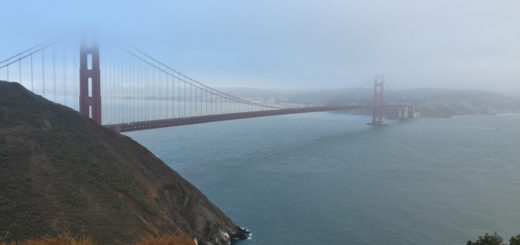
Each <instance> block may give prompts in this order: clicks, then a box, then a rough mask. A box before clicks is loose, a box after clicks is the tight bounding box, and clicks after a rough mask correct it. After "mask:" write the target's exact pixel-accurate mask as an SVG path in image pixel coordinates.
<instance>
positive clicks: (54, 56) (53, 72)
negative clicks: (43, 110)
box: [52, 45, 56, 102]
mask: <svg viewBox="0 0 520 245" xmlns="http://www.w3.org/2000/svg"><path fill="white" fill-rule="evenodd" d="M52 87H53V88H52V90H53V97H54V102H56V48H55V45H52Z"/></svg>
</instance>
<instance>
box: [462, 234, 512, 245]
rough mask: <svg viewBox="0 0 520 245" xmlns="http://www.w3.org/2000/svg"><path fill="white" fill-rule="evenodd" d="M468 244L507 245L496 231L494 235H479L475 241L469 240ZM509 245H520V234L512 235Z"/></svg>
mask: <svg viewBox="0 0 520 245" xmlns="http://www.w3.org/2000/svg"><path fill="white" fill-rule="evenodd" d="M466 245H506V244H505V243H504V239H503V238H502V237H500V235H498V234H497V233H496V232H495V233H493V234H492V235H490V234H488V233H486V234H485V235H484V236H479V237H478V240H476V241H475V242H472V241H468V242H467V243H466ZM509 245H520V235H517V236H514V237H511V239H509Z"/></svg>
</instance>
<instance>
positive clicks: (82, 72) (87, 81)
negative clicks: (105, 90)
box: [79, 39, 101, 124]
mask: <svg viewBox="0 0 520 245" xmlns="http://www.w3.org/2000/svg"><path fill="white" fill-rule="evenodd" d="M79 53H80V55H79V59H80V60H79V64H80V68H79V112H80V113H81V114H83V115H86V116H87V117H89V118H91V119H92V120H94V121H95V122H97V123H98V124H101V86H100V77H101V76H100V73H101V72H100V69H99V47H98V44H97V42H96V41H94V40H91V41H90V42H87V40H86V39H83V41H82V43H81V47H80V52H79Z"/></svg>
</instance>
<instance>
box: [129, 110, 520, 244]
mask: <svg viewBox="0 0 520 245" xmlns="http://www.w3.org/2000/svg"><path fill="white" fill-rule="evenodd" d="M369 120H370V118H368V117H366V116H355V115H345V114H337V113H310V114H301V115H290V116H277V117H267V118H255V119H246V120H235V121H228V122H219V123H211V124H200V125H193V126H183V127H174V128H165V129H156V130H146V131H137V132H132V133H128V134H127V135H129V136H130V137H132V138H134V139H135V140H137V141H138V142H139V143H141V144H144V145H145V146H146V147H148V148H149V149H150V150H151V151H152V152H153V153H155V154H156V155H158V156H159V157H160V158H161V159H162V160H163V161H165V162H166V163H167V164H168V165H170V166H171V167H172V168H173V169H175V170H176V171H178V172H179V173H180V174H181V175H182V176H184V177H185V178H186V179H188V180H189V181H190V182H191V183H193V184H194V185H195V186H197V187H198V188H199V189H200V190H201V191H202V192H203V193H204V194H205V195H206V196H207V197H208V198H209V199H210V200H211V201H213V202H214V203H215V204H216V205H217V206H218V207H220V208H221V209H222V210H223V211H224V212H225V213H226V214H227V215H228V216H229V217H230V218H231V219H233V220H234V222H235V223H236V224H238V225H241V226H245V227H247V228H248V229H250V230H251V231H252V232H253V236H252V239H249V240H247V241H243V242H239V244H240V245H249V244H274V245H277V244H280V245H282V244H284V245H286V244H302V245H311V244H390V245H393V244H395V245H403V244H423V245H438V244H453V245H455V244H465V243H466V241H468V240H470V239H473V238H475V237H477V236H478V235H482V234H483V233H485V232H494V231H496V232H499V233H500V234H501V235H503V236H504V237H510V236H512V235H513V234H517V233H518V220H520V205H519V204H520V187H519V186H520V162H519V161H518V159H519V157H520V156H519V153H518V151H517V150H518V144H517V142H518V138H519V137H520V130H519V129H518V125H520V115H502V116H468V117H458V118H435V119H432V118H428V119H420V120H415V121H407V122H397V121H390V124H391V125H390V126H388V127H370V126H367V125H365V123H366V122H368V121H369Z"/></svg>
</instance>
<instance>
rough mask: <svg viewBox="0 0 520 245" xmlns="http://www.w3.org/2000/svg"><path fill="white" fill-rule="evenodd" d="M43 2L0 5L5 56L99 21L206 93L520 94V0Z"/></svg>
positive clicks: (1, 54) (0, 47) (0, 49)
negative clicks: (361, 88)
mask: <svg viewBox="0 0 520 245" xmlns="http://www.w3.org/2000/svg"><path fill="white" fill-rule="evenodd" d="M35 2H37V1H29V0H20V1H8V2H4V3H2V17H3V18H2V19H3V20H2V21H1V23H0V30H1V32H2V36H3V38H2V42H1V43H2V45H0V57H7V56H9V55H11V54H14V53H15V52H17V51H20V50H22V49H24V48H27V47H30V46H32V45H34V44H36V43H38V42H40V41H41V40H42V39H44V38H45V36H46V35H48V34H54V33H59V32H62V31H64V30H68V29H71V28H73V27H78V26H90V25H95V26H98V28H99V29H101V30H102V31H107V30H108V31H110V32H111V33H112V34H114V33H115V34H118V35H119V36H121V37H122V38H124V39H127V40H129V41H130V42H133V43H135V45H136V46H138V47H140V48H142V49H143V50H145V51H147V52H148V53H150V54H152V55H153V56H154V57H157V58H159V59H160V60H162V61H164V62H165V63H167V64H169V65H171V66H172V67H174V68H176V69H178V70H179V71H181V72H184V73H186V74H188V75H191V76H192V77H195V78H197V79H199V80H202V81H204V82H206V83H207V84H208V85H210V86H217V87H221V86H242V87H261V88H334V87H347V86H351V85H353V84H355V83H357V82H358V81H360V80H367V79H371V78H373V77H374V76H375V75H376V74H381V75H384V76H385V78H386V80H388V81H390V82H391V83H392V86H393V87H394V88H411V87H414V88H415V87H446V88H477V89H485V90H494V91H500V92H511V91H514V92H518V93H520V83H519V82H520V1H518V0H464V1H462V0H434V1H432V0H430V1H422V0H392V1H390V0H362V1H361V0H360V1H347V0H342V1H340V0H315V1H311V0H298V1H297V0H284V1H280V0H249V1H246V0H235V1H226V0H186V1H111V2H109V3H106V2H105V1H100V0H94V1H39V3H38V2H37V3H35ZM89 18H92V20H91V21H90V20H88V19H89Z"/></svg>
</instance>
